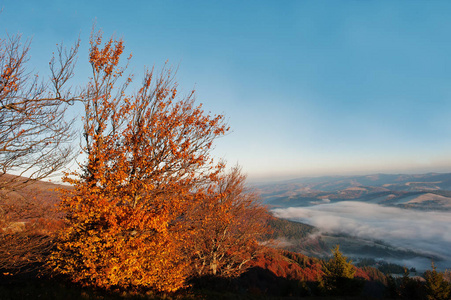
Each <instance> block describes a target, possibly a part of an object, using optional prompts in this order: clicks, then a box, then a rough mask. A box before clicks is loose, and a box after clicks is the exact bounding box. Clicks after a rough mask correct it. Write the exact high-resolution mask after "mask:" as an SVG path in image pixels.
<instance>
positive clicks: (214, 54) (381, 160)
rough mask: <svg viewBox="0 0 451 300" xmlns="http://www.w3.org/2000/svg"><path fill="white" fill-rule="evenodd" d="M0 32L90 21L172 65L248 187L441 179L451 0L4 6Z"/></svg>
mask: <svg viewBox="0 0 451 300" xmlns="http://www.w3.org/2000/svg"><path fill="white" fill-rule="evenodd" d="M0 3H1V6H2V8H3V11H2V13H1V14H0V26H1V29H2V36H5V34H6V33H9V34H14V33H17V32H20V33H22V34H23V36H24V37H31V38H32V39H33V41H32V49H31V61H30V66H33V68H34V69H35V70H39V71H40V72H41V73H43V74H45V72H46V70H47V65H48V61H49V59H50V57H51V53H52V51H53V50H54V49H55V44H56V43H60V42H61V41H63V42H64V43H66V44H70V43H73V42H74V41H75V40H76V39H77V38H78V36H80V38H81V42H82V49H81V51H80V58H79V65H78V68H77V74H76V78H75V81H74V82H75V83H76V82H77V81H79V82H80V83H81V82H83V81H84V80H85V78H86V76H87V74H88V73H87V72H88V70H89V65H88V59H87V50H88V40H89V34H90V32H91V28H92V25H93V22H94V21H95V22H96V24H97V28H101V29H103V31H104V32H105V36H110V35H111V34H113V33H114V34H116V36H118V37H122V38H123V39H124V41H125V46H126V52H132V53H133V61H132V64H131V66H132V68H131V69H132V70H133V71H134V72H135V73H136V75H137V77H139V75H140V74H142V71H143V66H144V65H146V66H152V65H156V67H160V66H161V65H162V64H163V63H164V61H166V60H168V61H169V63H170V64H173V65H175V66H178V68H179V71H178V75H177V79H178V81H179V83H180V86H181V89H182V90H183V91H184V92H188V91H189V90H190V89H192V88H195V89H196V91H197V99H198V101H199V102H201V103H204V106H205V108H206V110H211V111H212V112H213V113H224V114H225V115H226V116H227V119H228V122H229V124H230V126H231V127H232V132H231V133H230V134H228V135H227V136H226V137H223V138H221V139H220V140H218V142H217V144H216V149H215V151H214V153H215V155H216V156H218V157H223V158H225V159H226V160H227V161H228V162H229V164H236V163H239V164H240V165H241V166H242V167H243V170H244V171H245V172H247V173H248V175H249V177H250V179H254V180H257V179H261V178H281V177H285V178H288V177H297V176H309V175H315V176H316V175H326V174H363V173H376V172H387V173H394V172H396V173H398V172H399V173H402V172H409V173H410V172H428V171H439V172H448V171H451V18H450V16H451V1H277V0H274V1H263V0H258V1H193V0H190V1H182V0H180V1H170V0H169V1H162V0H161V1H150V0H147V1H115V0H109V1H92V0H91V1H78V0H77V1H44V0H40V1H35V0H30V1H20V0H3V1H1V2H0Z"/></svg>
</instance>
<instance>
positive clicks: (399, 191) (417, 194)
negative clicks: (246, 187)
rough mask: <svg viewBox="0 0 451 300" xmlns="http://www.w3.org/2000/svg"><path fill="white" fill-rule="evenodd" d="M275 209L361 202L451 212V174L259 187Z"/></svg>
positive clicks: (337, 178)
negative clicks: (340, 202) (341, 202)
mask: <svg viewBox="0 0 451 300" xmlns="http://www.w3.org/2000/svg"><path fill="white" fill-rule="evenodd" d="M257 190H258V191H259V192H260V193H261V196H262V198H263V200H264V202H265V203H266V204H268V205H270V206H272V207H299V206H311V205H318V204H326V203H335V202H339V201H361V202H366V203H374V204H380V205H384V206H397V207H402V208H414V209H422V210H451V173H445V174H441V173H429V174H416V175H407V174H397V175H390V174H375V175H367V176H335V177H334V176H327V177H316V178H301V179H294V180H289V181H283V182H278V183H270V184H262V185H258V186H257Z"/></svg>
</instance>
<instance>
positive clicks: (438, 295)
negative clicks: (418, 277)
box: [424, 262, 451, 300]
mask: <svg viewBox="0 0 451 300" xmlns="http://www.w3.org/2000/svg"><path fill="white" fill-rule="evenodd" d="M424 279H426V285H425V289H426V297H427V299H428V300H442V299H443V300H446V299H449V296H450V289H451V288H450V285H449V283H448V282H446V280H445V279H444V278H443V273H442V272H437V268H436V267H435V265H434V263H433V262H432V271H426V272H425V273H424Z"/></svg>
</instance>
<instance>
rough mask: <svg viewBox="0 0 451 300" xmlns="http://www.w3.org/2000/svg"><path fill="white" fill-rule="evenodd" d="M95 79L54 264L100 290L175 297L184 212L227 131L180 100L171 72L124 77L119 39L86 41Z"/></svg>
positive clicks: (201, 188) (185, 233) (207, 177)
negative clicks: (81, 157)
mask: <svg viewBox="0 0 451 300" xmlns="http://www.w3.org/2000/svg"><path fill="white" fill-rule="evenodd" d="M90 43H91V49H90V63H91V66H92V78H91V79H90V81H89V83H88V86H87V89H86V91H85V94H84V105H85V116H84V120H83V122H84V132H83V136H84V147H83V150H84V151H85V153H86V156H87V161H86V163H84V164H83V165H81V167H82V171H81V172H80V173H76V174H72V175H74V176H68V177H67V178H66V181H67V182H70V183H71V184H73V186H74V190H73V191H69V192H67V193H66V194H65V196H64V197H63V199H62V209H63V210H64V212H65V213H66V221H67V230H65V231H64V232H62V235H61V237H60V238H61V242H60V244H59V248H58V251H56V252H55V253H53V255H52V258H51V265H52V266H53V267H54V269H55V270H57V271H59V272H61V273H63V274H68V275H69V276H71V278H72V279H73V280H75V281H78V282H82V283H86V284H94V285H96V286H99V287H104V288H110V287H114V286H117V287H121V288H130V287H135V288H152V289H155V290H158V291H174V290H177V289H179V288H181V287H184V286H185V284H186V278H187V276H188V275H189V273H190V268H189V264H190V261H189V259H190V257H188V256H187V255H186V249H185V248H186V245H187V243H188V242H189V238H190V237H192V236H193V231H194V230H196V229H195V228H192V227H190V226H188V225H190V224H192V220H190V217H191V216H192V215H191V214H190V213H187V212H189V211H191V210H192V209H193V207H195V206H196V205H197V204H198V203H199V201H201V200H202V199H203V198H204V195H205V193H206V192H205V189H206V188H207V187H208V186H209V183H211V182H214V181H216V180H217V178H218V175H219V174H220V172H221V171H222V169H223V167H224V166H223V164H222V163H215V162H214V161H213V160H212V158H211V157H210V155H209V151H210V149H211V147H212V143H213V141H214V139H215V138H217V137H218V136H221V135H223V134H224V133H225V132H226V131H227V130H228V127H227V126H226V125H225V123H224V121H223V116H221V115H216V116H211V115H208V114H206V113H205V112H204V111H203V110H202V108H201V106H200V105H199V106H196V105H195V104H194V93H193V92H192V93H189V94H188V95H187V96H185V97H178V95H177V84H176V82H175V81H174V76H173V73H172V71H171V69H170V68H163V70H162V71H161V72H160V73H156V72H154V70H153V69H152V70H150V71H147V72H146V74H145V75H144V78H143V82H142V85H141V88H140V89H139V90H138V91H137V92H135V93H134V94H128V93H126V92H127V90H126V88H127V86H128V84H129V83H130V82H131V81H132V78H131V77H128V78H125V81H122V83H121V78H123V75H124V68H121V67H120V64H119V62H120V56H121V54H122V52H123V49H124V46H123V43H122V41H121V40H116V39H113V38H112V39H109V40H108V41H107V42H105V43H103V42H102V35H101V33H97V34H93V35H92V36H91V41H90Z"/></svg>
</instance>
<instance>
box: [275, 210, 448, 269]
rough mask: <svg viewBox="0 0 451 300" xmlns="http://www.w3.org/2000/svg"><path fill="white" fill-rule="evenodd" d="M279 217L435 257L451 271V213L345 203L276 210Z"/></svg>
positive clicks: (326, 230)
mask: <svg viewBox="0 0 451 300" xmlns="http://www.w3.org/2000/svg"><path fill="white" fill-rule="evenodd" d="M273 212H274V214H275V215H276V216H277V217H280V218H285V219H290V220H294V221H299V222H303V223H306V224H309V225H313V226H315V227H317V228H319V229H320V230H322V231H325V232H329V233H335V234H336V233H345V234H349V235H351V236H355V237H359V238H365V239H373V240H382V241H384V242H387V243H389V244H391V245H393V246H396V247H399V248H403V249H409V250H414V251H416V252H421V253H424V254H426V255H433V256H436V257H439V258H441V259H443V260H444V262H442V265H443V263H445V264H447V266H448V267H451V213H450V212H437V211H418V210H409V209H402V208H396V207H386V206H381V205H377V204H370V203H363V202H355V201H354V202H351V201H344V202H338V203H332V204H322V205H315V206H310V207H290V208H284V209H282V208H281V209H274V210H273Z"/></svg>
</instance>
